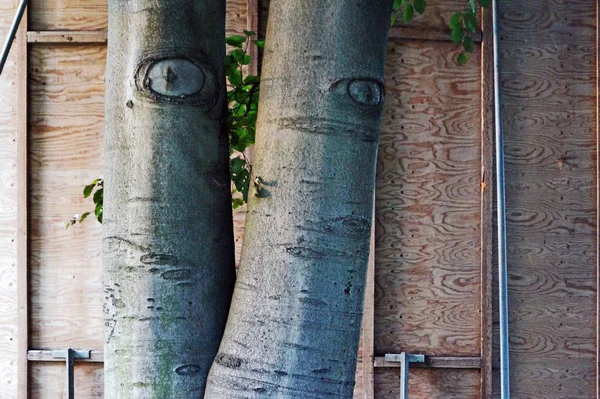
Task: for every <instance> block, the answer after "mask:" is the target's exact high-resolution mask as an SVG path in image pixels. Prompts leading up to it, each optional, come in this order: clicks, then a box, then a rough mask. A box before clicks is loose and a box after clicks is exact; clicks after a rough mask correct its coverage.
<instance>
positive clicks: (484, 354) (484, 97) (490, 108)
mask: <svg viewBox="0 0 600 399" xmlns="http://www.w3.org/2000/svg"><path fill="white" fill-rule="evenodd" d="M482 27H483V41H482V45H481V110H482V112H481V398H482V399H484V398H485V399H487V398H491V397H492V355H493V351H492V339H493V331H492V324H493V310H492V304H493V298H492V280H493V277H492V276H493V273H492V269H493V259H492V258H493V256H492V253H493V220H494V205H493V201H494V191H493V188H494V184H495V183H494V80H493V74H494V53H493V52H494V49H493V34H494V32H493V27H492V11H491V9H488V10H484V11H483V15H482Z"/></svg>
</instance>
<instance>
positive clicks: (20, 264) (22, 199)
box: [16, 15, 29, 397]
mask: <svg viewBox="0 0 600 399" xmlns="http://www.w3.org/2000/svg"><path fill="white" fill-rule="evenodd" d="M27 26H28V17H27V16H26V15H24V16H23V18H22V19H21V25H20V26H19V30H18V32H17V38H18V41H17V57H18V60H17V68H18V71H26V70H27V65H28V57H27V50H28V45H27ZM17 110H18V111H17V162H16V167H17V304H18V306H19V314H18V322H17V325H18V330H19V331H18V332H19V333H18V343H17V345H18V354H17V373H18V377H17V383H18V390H19V394H20V395H24V396H25V397H27V395H28V391H29V387H28V384H27V381H28V380H29V374H28V373H29V369H28V366H27V356H26V353H27V348H28V344H29V303H28V293H29V290H28V281H27V270H28V264H29V262H28V259H27V256H28V253H29V252H28V251H29V247H28V238H29V237H28V233H29V229H28V223H27V215H28V201H27V194H28V193H27V191H28V181H27V172H28V167H27V165H28V156H27V146H28V142H27V141H28V134H27V127H28V126H27V124H28V120H27V119H28V118H27V115H28V106H27V74H25V73H18V74H17Z"/></svg>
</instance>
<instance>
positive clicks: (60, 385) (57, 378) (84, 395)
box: [30, 362, 104, 399]
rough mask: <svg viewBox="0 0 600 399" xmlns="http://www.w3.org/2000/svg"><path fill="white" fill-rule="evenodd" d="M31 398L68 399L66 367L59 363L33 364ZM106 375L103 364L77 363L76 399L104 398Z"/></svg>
mask: <svg viewBox="0 0 600 399" xmlns="http://www.w3.org/2000/svg"><path fill="white" fill-rule="evenodd" d="M30 367H31V371H30V374H31V380H30V385H31V396H30V397H31V398H35V399H57V398H66V397H67V396H66V392H65V387H66V384H65V378H66V376H65V365H64V364H61V363H57V362H51V363H38V362H32V363H31V366H30ZM103 378H104V373H103V370H102V364H97V363H96V364H95V363H79V362H76V363H75V397H76V398H81V399H91V398H102V397H103V396H104V389H103V381H102V380H103Z"/></svg>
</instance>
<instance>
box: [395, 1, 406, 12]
mask: <svg viewBox="0 0 600 399" xmlns="http://www.w3.org/2000/svg"><path fill="white" fill-rule="evenodd" d="M402 3H404V0H394V3H393V4H392V10H394V11H396V10H398V9H399V8H400V6H401V5H402Z"/></svg>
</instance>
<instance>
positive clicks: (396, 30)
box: [390, 26, 483, 43]
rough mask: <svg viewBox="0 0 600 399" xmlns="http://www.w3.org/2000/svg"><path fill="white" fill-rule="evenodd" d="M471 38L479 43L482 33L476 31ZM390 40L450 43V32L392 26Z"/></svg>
mask: <svg viewBox="0 0 600 399" xmlns="http://www.w3.org/2000/svg"><path fill="white" fill-rule="evenodd" d="M472 37H473V41H474V42H475V43H481V41H482V40H483V32H481V31H478V32H476V33H474V34H473V36H472ZM390 38H391V39H405V40H429V41H436V42H452V38H451V37H450V31H449V30H448V29H431V28H415V27H411V26H393V27H392V28H391V29H390Z"/></svg>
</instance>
